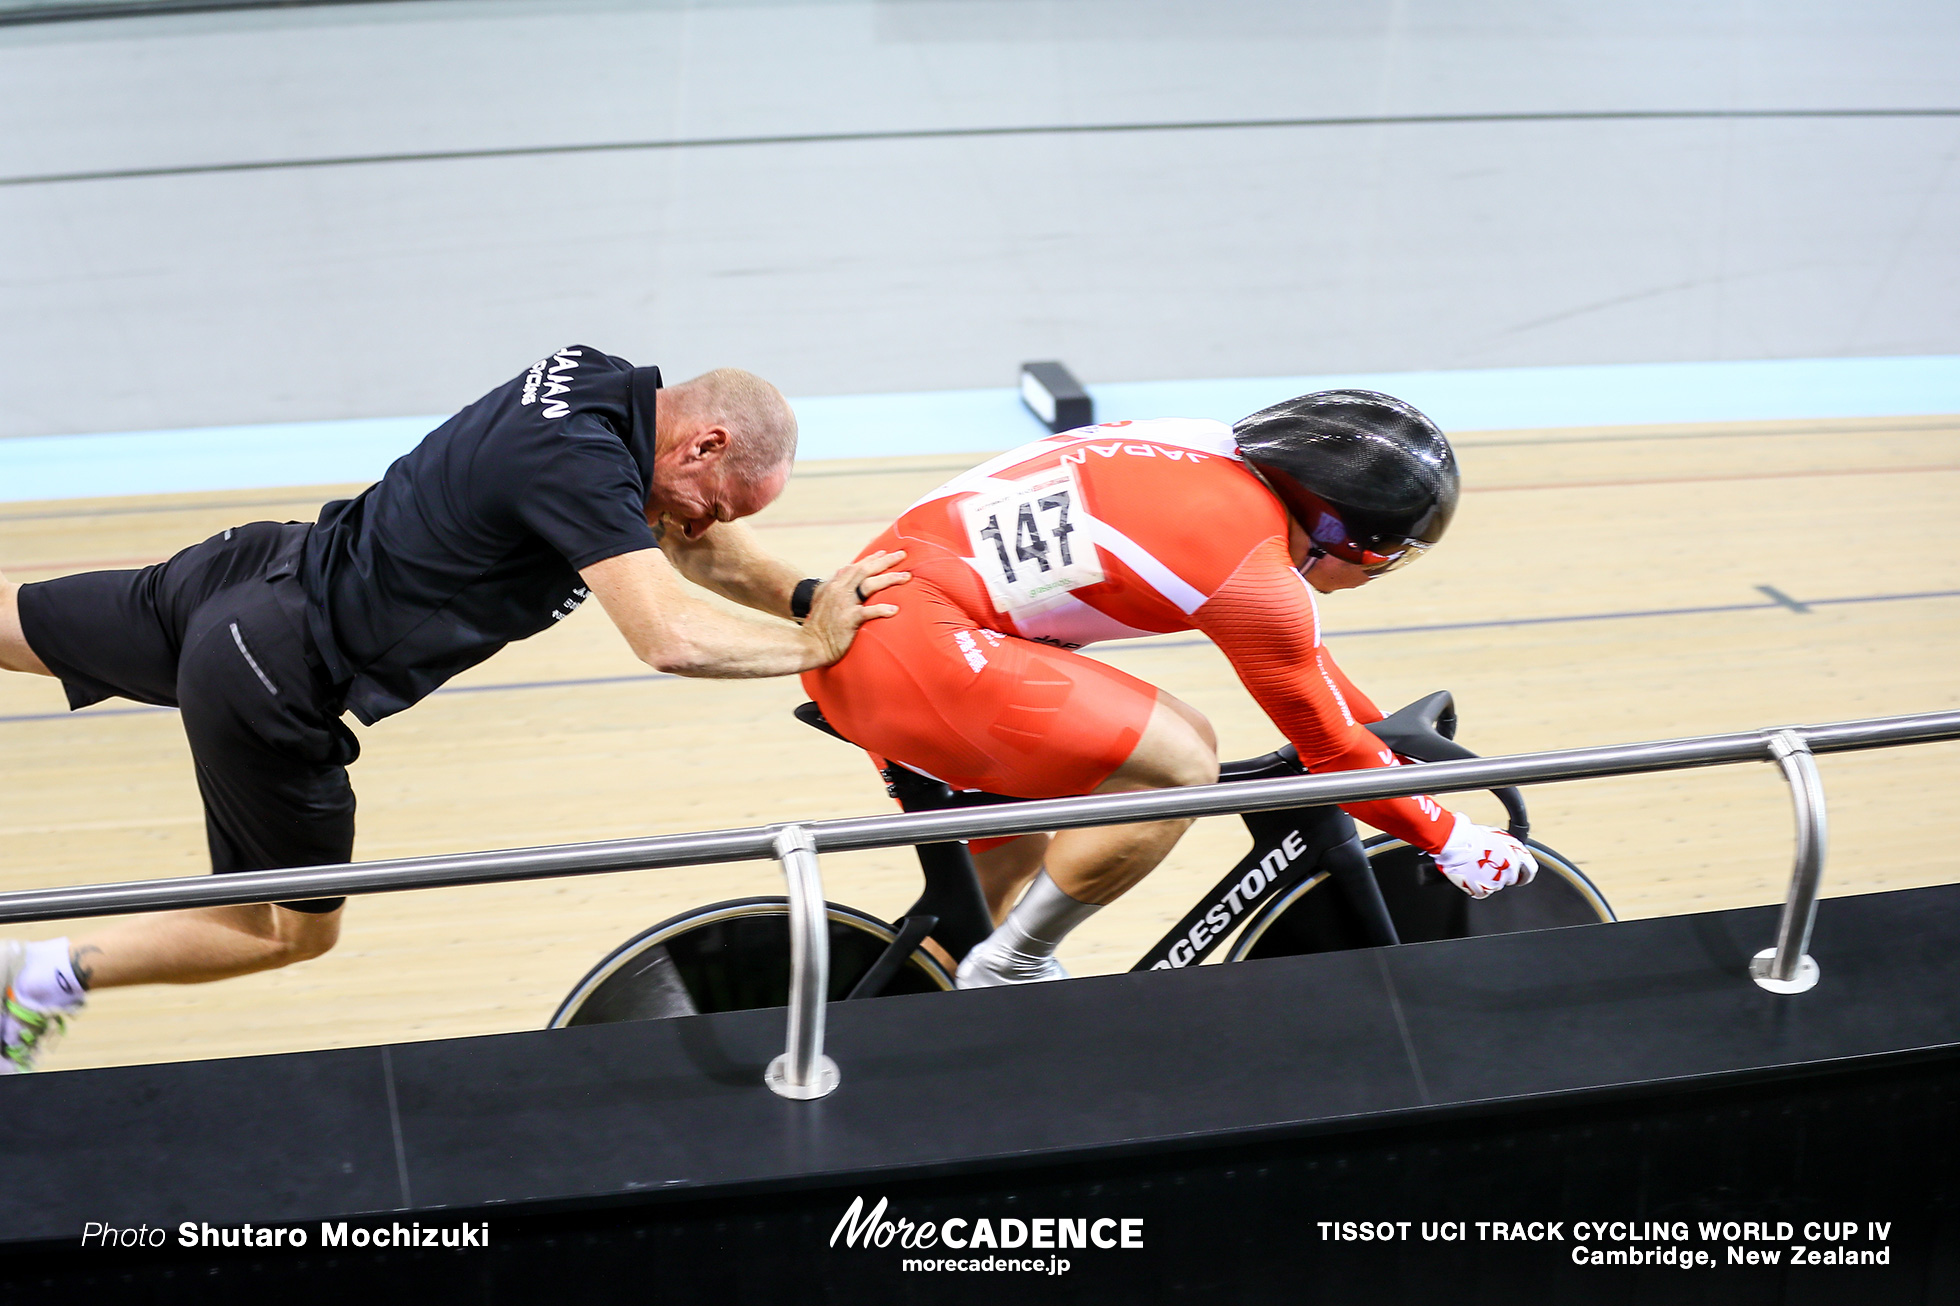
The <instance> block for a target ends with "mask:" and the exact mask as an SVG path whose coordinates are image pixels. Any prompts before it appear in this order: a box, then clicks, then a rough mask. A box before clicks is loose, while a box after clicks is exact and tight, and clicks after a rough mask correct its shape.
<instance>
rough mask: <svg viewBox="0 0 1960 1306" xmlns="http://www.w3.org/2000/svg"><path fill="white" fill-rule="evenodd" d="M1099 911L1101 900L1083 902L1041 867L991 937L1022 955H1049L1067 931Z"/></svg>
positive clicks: (1038, 956) (1052, 953)
mask: <svg viewBox="0 0 1960 1306" xmlns="http://www.w3.org/2000/svg"><path fill="white" fill-rule="evenodd" d="M1101 910H1102V905H1101V904H1100V903H1093V902H1083V901H1082V900H1081V899H1079V898H1071V897H1069V896H1068V895H1067V894H1066V893H1063V892H1062V889H1061V886H1060V885H1058V884H1056V883H1055V882H1054V881H1053V880H1051V879H1049V878H1048V870H1047V868H1046V867H1043V868H1042V870H1041V873H1040V874H1038V875H1036V876H1035V877H1034V883H1033V884H1030V885H1029V886H1028V891H1027V892H1026V893H1024V894H1022V895H1021V901H1019V902H1017V903H1015V904H1014V910H1013V911H1011V912H1009V913H1007V919H1006V920H1004V921H1002V922H1001V925H1000V928H999V929H998V930H996V931H994V937H995V938H997V939H999V940H1001V941H1002V942H1003V943H1005V944H1007V945H1008V946H1009V947H1011V948H1013V949H1014V950H1015V951H1016V952H1019V953H1021V954H1023V955H1024V956H1028V957H1035V958H1041V957H1052V956H1054V955H1055V949H1056V948H1058V947H1060V946H1061V942H1062V940H1063V939H1066V938H1067V937H1068V933H1069V931H1070V930H1072V929H1074V928H1075V927H1076V926H1078V925H1080V924H1081V923H1082V922H1083V921H1086V920H1088V919H1089V918H1090V917H1091V916H1094V915H1095V914H1096V913H1097V912H1099V911H1101Z"/></svg>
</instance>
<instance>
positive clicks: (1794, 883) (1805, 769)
mask: <svg viewBox="0 0 1960 1306" xmlns="http://www.w3.org/2000/svg"><path fill="white" fill-rule="evenodd" d="M1769 751H1770V756H1771V757H1772V758H1774V759H1775V761H1776V764H1777V766H1778V767H1780V768H1781V769H1782V771H1783V778H1784V779H1785V780H1787V781H1788V782H1789V785H1790V802H1791V804H1792V805H1793V806H1794V807H1795V809H1796V817H1797V858H1796V865H1795V867H1794V868H1793V869H1792V870H1791V872H1790V891H1789V893H1788V894H1787V895H1786V896H1785V897H1784V899H1783V915H1782V916H1781V918H1779V919H1778V921H1777V924H1776V946H1775V947H1773V948H1764V949H1763V950H1762V951H1761V952H1759V953H1757V954H1756V955H1755V957H1754V958H1752V959H1751V960H1750V962H1749V976H1750V978H1751V979H1753V980H1755V981H1756V983H1757V984H1758V985H1760V986H1761V987H1763V988H1765V989H1768V990H1769V991H1770V992H1771V993H1804V992H1808V991H1809V990H1810V989H1812V988H1815V987H1816V985H1817V977H1818V969H1817V963H1816V961H1814V960H1813V959H1812V958H1811V956H1810V931H1811V927H1812V926H1814V925H1815V924H1816V923H1817V891H1818V888H1819V887H1820V886H1821V885H1822V884H1823V881H1824V846H1825V841H1826V835H1827V830H1826V826H1825V820H1824V781H1823V778H1822V777H1821V776H1819V775H1818V774H1817V759H1816V758H1815V757H1814V756H1813V755H1812V754H1811V751H1810V743H1809V741H1808V740H1806V739H1805V738H1804V737H1803V735H1802V734H1800V733H1798V732H1797V731H1795V730H1773V731H1771V732H1769Z"/></svg>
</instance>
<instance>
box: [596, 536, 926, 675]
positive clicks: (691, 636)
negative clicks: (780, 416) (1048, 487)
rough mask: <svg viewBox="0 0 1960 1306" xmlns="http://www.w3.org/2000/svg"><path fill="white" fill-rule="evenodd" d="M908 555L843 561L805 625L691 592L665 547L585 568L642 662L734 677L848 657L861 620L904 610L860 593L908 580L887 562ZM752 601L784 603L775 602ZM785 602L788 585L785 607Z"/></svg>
mask: <svg viewBox="0 0 1960 1306" xmlns="http://www.w3.org/2000/svg"><path fill="white" fill-rule="evenodd" d="M904 557H905V555H904V554H903V553H874V554H871V555H870V556H868V557H864V558H860V559H858V560H857V561H856V562H853V563H851V564H850V565H849V566H846V567H841V568H839V569H838V571H837V573H836V574H835V575H834V576H832V577H831V578H830V581H829V582H828V583H827V584H824V585H822V586H820V587H819V588H818V591H817V595H816V599H815V602H814V603H812V605H811V608H810V616H809V619H808V620H806V621H805V622H804V623H803V624H802V625H801V626H779V625H764V624H762V623H760V622H755V621H746V620H744V619H742V618H740V617H736V616H731V615H729V614H728V613H725V612H721V611H719V610H717V609H716V608H714V607H712V606H710V605H709V604H707V603H704V602H702V601H701V600H700V599H697V598H695V597H694V596H693V595H691V594H689V593H688V592H687V589H686V587H685V586H683V585H682V584H681V578H680V577H679V576H678V575H676V574H675V570H674V567H673V565H672V564H671V563H669V562H668V561H667V559H666V557H665V556H664V555H663V554H662V553H661V551H660V550H659V549H640V550H637V551H635V552H632V553H622V554H620V555H618V556H617V557H612V558H607V559H606V560H605V561H603V562H595V563H593V564H592V565H591V566H589V567H586V568H585V569H583V570H582V571H580V573H579V575H580V576H582V577H583V578H584V580H585V583H586V585H587V587H588V588H590V589H591V591H592V592H593V594H595V595H597V596H598V599H599V602H600V604H601V605H602V606H604V608H605V609H606V615H607V616H609V617H611V618H612V619H613V624H614V625H616V626H618V627H619V632H620V634H622V635H624V636H625V637H626V642H627V643H628V644H629V645H631V646H632V649H633V652H634V654H635V655H637V656H638V657H639V659H640V660H641V661H642V662H645V663H646V664H647V665H648V666H650V667H652V668H654V669H655V670H656V671H665V672H669V673H670V674H673V675H677V676H699V677H705V678H711V679H721V680H735V679H744V678H749V677H755V676H787V675H793V674H795V673H796V672H799V671H808V670H811V669H812V668H814V667H827V666H829V665H830V664H831V663H833V662H835V661H836V660H837V659H838V658H841V657H843V656H844V651H845V650H846V649H848V648H849V647H850V646H851V640H852V639H853V638H855V637H856V635H857V629H858V627H859V626H861V625H863V624H864V623H865V622H867V621H872V620H876V619H877V618H879V617H889V616H891V615H893V614H894V613H896V612H897V611H898V609H897V607H895V606H894V605H892V604H889V603H872V604H860V603H859V602H858V600H857V596H858V594H860V593H862V594H863V595H865V597H867V598H869V597H870V596H871V595H874V594H876V593H877V592H878V591H880V590H882V589H885V588H886V587H888V586H891V585H898V584H902V583H904V582H905V581H906V580H909V579H910V576H909V575H908V574H907V573H905V572H894V571H887V570H886V568H888V567H891V566H893V565H894V564H896V563H898V562H899V561H901V560H902V559H903V558H904ZM713 588H717V589H719V588H721V587H720V586H714V587H713ZM772 588H773V587H772ZM724 592H726V591H724ZM730 597H732V598H736V599H738V601H743V602H746V601H747V599H746V598H744V597H743V596H742V595H740V594H731V595H730ZM751 606H756V607H762V608H764V610H765V611H775V610H778V609H777V607H776V605H775V603H773V602H769V603H766V605H765V603H756V604H752V605H751ZM787 608H788V599H787V591H785V592H784V597H783V599H782V609H781V610H783V611H787Z"/></svg>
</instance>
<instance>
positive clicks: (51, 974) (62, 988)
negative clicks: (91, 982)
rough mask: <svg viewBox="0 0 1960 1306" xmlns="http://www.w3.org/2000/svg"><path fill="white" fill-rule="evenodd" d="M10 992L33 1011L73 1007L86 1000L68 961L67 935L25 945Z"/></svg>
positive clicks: (72, 1008) (71, 1008)
mask: <svg viewBox="0 0 1960 1306" xmlns="http://www.w3.org/2000/svg"><path fill="white" fill-rule="evenodd" d="M14 996H15V997H16V998H19V999H20V1000H21V1001H22V1002H24V1003H26V1004H27V1005H28V1006H30V1007H32V1008H34V1009H35V1010H36V1011H73V1010H74V1009H75V1008H77V1007H79V1006H81V1005H82V1003H84V1002H86V1001H87V1000H88V994H87V993H85V992H84V991H83V990H82V982H81V981H80V980H78V979H76V978H75V968H74V966H73V965H71V964H70V958H69V953H68V940H67V939H42V940H40V941H39V942H38V943H30V944H28V945H27V950H26V953H25V954H24V958H23V960H22V962H21V967H20V974H19V975H16V976H15V977H14Z"/></svg>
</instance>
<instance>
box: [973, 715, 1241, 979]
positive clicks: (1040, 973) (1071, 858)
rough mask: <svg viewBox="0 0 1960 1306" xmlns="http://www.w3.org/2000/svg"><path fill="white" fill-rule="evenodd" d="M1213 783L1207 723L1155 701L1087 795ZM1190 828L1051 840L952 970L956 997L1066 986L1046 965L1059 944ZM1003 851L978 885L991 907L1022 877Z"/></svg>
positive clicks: (1020, 859)
mask: <svg viewBox="0 0 1960 1306" xmlns="http://www.w3.org/2000/svg"><path fill="white" fill-rule="evenodd" d="M1217 779H1218V739H1217V736H1216V735H1215V734H1213V733H1212V729H1211V723H1210V722H1208V721H1206V720H1205V718H1204V715H1203V714H1202V713H1200V712H1198V711H1197V709H1195V708H1192V707H1190V706H1189V705H1187V704H1184V703H1180V702H1179V701H1178V700H1177V699H1175V698H1172V697H1171V696H1170V695H1169V694H1166V693H1163V692H1162V691H1159V692H1158V695H1157V704H1156V706H1155V707H1154V708H1153V709H1152V710H1151V714H1150V720H1149V723H1148V724H1147V725H1146V726H1145V727H1144V731H1143V736H1142V738H1141V739H1139V740H1138V741H1137V745H1136V747H1135V748H1134V749H1133V750H1131V753H1130V756H1129V758H1128V759H1127V760H1125V761H1124V763H1123V765H1122V766H1120V767H1118V768H1117V770H1116V772H1115V773H1114V774H1113V775H1111V776H1110V777H1109V779H1107V780H1105V781H1104V782H1103V783H1102V784H1100V785H1098V786H1097V787H1096V792H1097V793H1104V794H1107V793H1134V792H1137V791H1139V790H1146V789H1167V788H1172V787H1176V786H1182V785H1194V784H1210V783H1212V782H1213V781H1215V780H1217ZM1190 825H1191V822H1190V821H1189V820H1182V819H1181V820H1171V821H1147V822H1141V823H1139V824H1136V825H1120V826H1097V827H1093V828H1090V829H1085V830H1064V831H1061V832H1060V833H1058V834H1056V835H1054V836H1053V837H1052V838H1050V840H1049V841H1048V845H1047V850H1046V856H1045V859H1044V860H1045V862H1046V867H1045V869H1042V870H1038V871H1036V872H1034V873H1033V875H1032V883H1030V884H1029V885H1028V886H1027V891H1026V892H1025V893H1024V894H1023V895H1022V897H1021V900H1020V901H1019V902H1018V903H1016V904H1015V905H1014V907H1013V908H1012V910H1010V911H1009V912H1007V914H1006V916H1005V918H1004V919H1003V920H1002V921H1001V924H1000V927H999V928H998V929H996V930H995V931H994V932H993V934H991V935H989V936H988V937H987V939H986V940H985V941H984V942H982V943H981V944H979V945H977V946H976V947H975V948H974V950H973V951H972V952H971V953H969V954H968V955H967V957H966V958H965V960H964V961H962V962H961V964H960V972H959V985H960V987H961V988H981V987H989V986H992V985H996V984H1016V983H1027V982H1030V981H1034V980H1043V979H1061V978H1063V977H1065V975H1066V972H1065V971H1063V970H1062V969H1061V967H1060V966H1059V965H1058V964H1057V963H1056V962H1055V959H1054V953H1055V948H1056V947H1057V946H1058V945H1059V944H1060V943H1061V941H1062V939H1063V938H1064V937H1065V936H1066V935H1067V934H1068V932H1069V931H1070V930H1072V929H1074V928H1075V927H1076V926H1077V925H1079V924H1081V923H1082V921H1084V920H1086V919H1087V918H1088V917H1089V916H1091V915H1093V914H1094V913H1095V912H1096V911H1097V910H1099V909H1100V908H1101V907H1102V906H1104V905H1105V904H1107V903H1111V902H1114V901H1115V900H1116V899H1117V898H1119V897H1121V896H1122V894H1123V893H1124V891H1125V890H1127V889H1129V887H1130V886H1131V885H1133V884H1135V883H1136V882H1137V881H1138V880H1141V879H1142V878H1143V877H1144V876H1146V875H1148V874H1149V873H1150V872H1151V871H1153V870H1155V869H1156V867H1157V864H1158V863H1159V862H1161V861H1163V860H1164V857H1165V855H1166V854H1168V853H1169V852H1170V850H1171V848H1172V847H1173V846H1174V845H1175V844H1176V843H1177V841H1178V839H1179V838H1180V837H1181V836H1182V835H1183V834H1184V831H1185V830H1186V829H1188V828H1189V827H1190ZM1017 842H1019V841H1017ZM1010 848H1011V845H1003V846H1002V847H1001V848H998V849H994V850H991V851H992V852H994V853H1004V854H1008V855H1007V856H1003V857H1000V858H997V859H994V861H995V864H994V865H993V866H992V867H990V868H989V869H990V870H991V871H992V872H993V873H994V875H995V879H994V881H993V882H992V883H986V882H984V881H983V885H984V887H985V888H986V889H987V891H988V893H989V902H990V905H991V903H992V901H993V895H994V894H995V893H999V894H1000V895H1001V896H1002V898H1003V899H1005V897H1006V895H1007V891H1008V888H1009V883H1008V877H1009V875H1010V874H1014V873H1019V872H1021V871H1022V870H1023V869H1024V866H1025V861H1024V859H1025V857H1026V856H1027V850H1025V849H1022V850H1014V852H1012V853H1010V852H1009V850H1010ZM1016 854H1018V855H1016Z"/></svg>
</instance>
